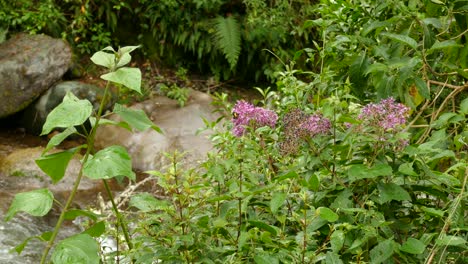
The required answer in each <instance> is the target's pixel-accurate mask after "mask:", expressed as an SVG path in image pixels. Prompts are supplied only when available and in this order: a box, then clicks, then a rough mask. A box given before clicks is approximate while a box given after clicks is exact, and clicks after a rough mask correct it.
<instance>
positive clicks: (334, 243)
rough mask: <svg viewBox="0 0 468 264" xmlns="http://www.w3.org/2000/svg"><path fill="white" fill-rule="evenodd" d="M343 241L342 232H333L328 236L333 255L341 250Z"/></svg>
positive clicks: (343, 235)
mask: <svg viewBox="0 0 468 264" xmlns="http://www.w3.org/2000/svg"><path fill="white" fill-rule="evenodd" d="M344 240H345V234H344V232H343V231H342V230H335V231H334V232H333V234H332V235H331V236H330V246H331V250H332V251H333V252H335V253H338V252H339V251H340V250H341V248H343V244H344Z"/></svg>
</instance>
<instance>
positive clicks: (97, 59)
mask: <svg viewBox="0 0 468 264" xmlns="http://www.w3.org/2000/svg"><path fill="white" fill-rule="evenodd" d="M104 50H105V49H104ZM91 61H92V62H93V63H94V64H96V65H99V66H103V67H106V68H107V69H112V68H113V67H114V66H115V55H114V54H113V53H109V52H105V51H102V50H101V51H98V52H96V53H94V54H93V56H91Z"/></svg>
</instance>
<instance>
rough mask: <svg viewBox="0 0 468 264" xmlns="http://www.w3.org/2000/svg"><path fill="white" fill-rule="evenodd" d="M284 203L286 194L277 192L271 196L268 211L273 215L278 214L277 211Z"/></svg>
mask: <svg viewBox="0 0 468 264" xmlns="http://www.w3.org/2000/svg"><path fill="white" fill-rule="evenodd" d="M285 201H286V194H285V193H282V192H277V193H275V194H273V197H272V198H271V201H270V209H271V212H272V213H273V214H276V212H278V209H279V208H280V207H281V206H282V205H283V204H284V202H285Z"/></svg>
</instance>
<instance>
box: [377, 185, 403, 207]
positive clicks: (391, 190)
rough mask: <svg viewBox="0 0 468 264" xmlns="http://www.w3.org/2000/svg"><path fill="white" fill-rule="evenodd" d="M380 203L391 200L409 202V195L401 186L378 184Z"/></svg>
mask: <svg viewBox="0 0 468 264" xmlns="http://www.w3.org/2000/svg"><path fill="white" fill-rule="evenodd" d="M378 188H379V191H380V197H379V198H380V203H381V204H383V203H386V202H389V201H392V200H395V201H410V200H411V197H410V195H409V193H408V192H407V191H406V190H405V189H403V188H402V187H401V186H399V185H397V184H395V183H379V184H378Z"/></svg>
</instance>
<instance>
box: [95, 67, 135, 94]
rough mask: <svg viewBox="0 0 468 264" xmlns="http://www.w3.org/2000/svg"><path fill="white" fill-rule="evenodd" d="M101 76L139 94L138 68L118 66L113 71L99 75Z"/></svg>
mask: <svg viewBox="0 0 468 264" xmlns="http://www.w3.org/2000/svg"><path fill="white" fill-rule="evenodd" d="M101 78H102V79H104V80H106V81H111V82H114V83H118V84H122V85H123V86H125V87H127V88H129V89H132V90H134V91H137V92H138V93H140V94H141V90H140V86H141V71H140V69H138V68H129V67H123V68H119V69H117V70H116V71H115V72H109V73H106V74H104V75H101Z"/></svg>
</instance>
